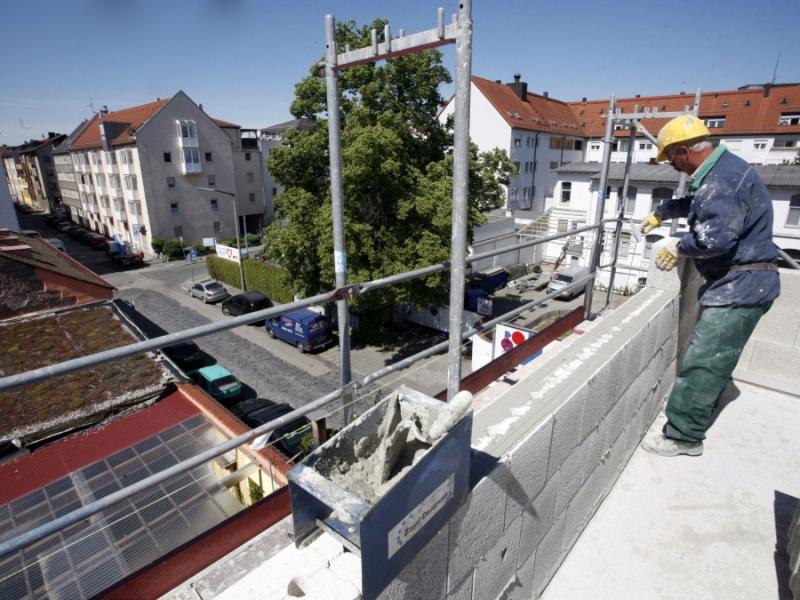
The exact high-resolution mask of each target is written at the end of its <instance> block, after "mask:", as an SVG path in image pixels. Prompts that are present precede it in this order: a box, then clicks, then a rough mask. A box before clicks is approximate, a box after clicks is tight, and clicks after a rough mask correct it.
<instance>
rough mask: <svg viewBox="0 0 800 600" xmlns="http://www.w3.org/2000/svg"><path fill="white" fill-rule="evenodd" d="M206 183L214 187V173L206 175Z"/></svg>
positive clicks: (215, 179)
mask: <svg viewBox="0 0 800 600" xmlns="http://www.w3.org/2000/svg"><path fill="white" fill-rule="evenodd" d="M208 185H209V186H211V187H214V186H215V185H217V176H216V175H209V176H208Z"/></svg>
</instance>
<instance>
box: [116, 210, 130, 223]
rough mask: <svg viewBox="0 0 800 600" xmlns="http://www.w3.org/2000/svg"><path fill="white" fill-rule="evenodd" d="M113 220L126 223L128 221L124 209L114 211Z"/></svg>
mask: <svg viewBox="0 0 800 600" xmlns="http://www.w3.org/2000/svg"><path fill="white" fill-rule="evenodd" d="M114 218H115V219H118V220H120V221H127V220H128V213H126V212H125V209H122V210H116V209H115V210H114Z"/></svg>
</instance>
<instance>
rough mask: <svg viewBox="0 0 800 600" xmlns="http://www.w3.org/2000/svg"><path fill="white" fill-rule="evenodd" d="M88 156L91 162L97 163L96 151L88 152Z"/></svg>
mask: <svg viewBox="0 0 800 600" xmlns="http://www.w3.org/2000/svg"><path fill="white" fill-rule="evenodd" d="M89 157H90V158H91V159H92V164H93V165H96V164H97V152H90V153H89Z"/></svg>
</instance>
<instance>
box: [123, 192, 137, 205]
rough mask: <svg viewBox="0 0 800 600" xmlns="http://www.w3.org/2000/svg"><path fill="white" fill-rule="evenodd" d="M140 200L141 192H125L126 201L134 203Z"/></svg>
mask: <svg viewBox="0 0 800 600" xmlns="http://www.w3.org/2000/svg"><path fill="white" fill-rule="evenodd" d="M138 199H139V190H125V200H128V201H129V202H133V201H136V200H138Z"/></svg>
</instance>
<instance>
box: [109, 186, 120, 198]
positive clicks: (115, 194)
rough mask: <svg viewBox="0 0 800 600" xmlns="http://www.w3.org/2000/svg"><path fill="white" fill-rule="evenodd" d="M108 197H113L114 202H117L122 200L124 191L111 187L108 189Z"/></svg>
mask: <svg viewBox="0 0 800 600" xmlns="http://www.w3.org/2000/svg"><path fill="white" fill-rule="evenodd" d="M108 195H109V196H110V197H111V199H112V200H117V199H119V198H122V189H120V188H115V187H110V188H108Z"/></svg>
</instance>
